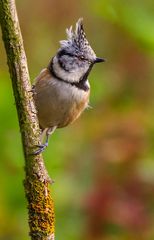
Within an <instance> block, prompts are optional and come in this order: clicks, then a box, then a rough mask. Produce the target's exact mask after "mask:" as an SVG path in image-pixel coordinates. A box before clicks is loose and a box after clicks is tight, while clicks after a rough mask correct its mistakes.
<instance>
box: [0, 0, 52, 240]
mask: <svg viewBox="0 0 154 240" xmlns="http://www.w3.org/2000/svg"><path fill="white" fill-rule="evenodd" d="M0 24H1V29H2V37H3V42H4V46H5V50H6V55H7V63H8V66H9V72H10V77H11V80H12V87H13V93H14V97H15V103H16V108H17V113H18V120H19V126H20V132H21V138H22V145H23V152H24V157H25V175H26V176H25V180H24V186H25V193H26V197H27V200H28V214H29V227H30V236H31V239H32V240H36V239H37V240H52V239H54V206H53V200H52V198H51V194H50V188H49V185H50V178H49V176H48V173H47V171H46V169H45V166H44V161H43V157H42V155H41V154H40V155H37V156H36V155H33V154H31V153H33V152H35V150H36V145H38V144H40V137H39V136H40V129H39V124H38V119H37V114H36V109H35V105H34V102H33V96H32V92H31V84H30V78H29V73H28V67H27V60H26V54H25V51H24V46H23V40H22V36H21V31H20V27H19V21H18V16H17V11H16V6H15V0H1V1H0Z"/></svg>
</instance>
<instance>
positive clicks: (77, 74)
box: [52, 18, 105, 83]
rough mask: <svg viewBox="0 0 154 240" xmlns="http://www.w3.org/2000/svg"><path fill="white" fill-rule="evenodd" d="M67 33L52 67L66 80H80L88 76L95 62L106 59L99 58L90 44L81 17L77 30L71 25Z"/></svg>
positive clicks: (57, 74)
mask: <svg viewBox="0 0 154 240" xmlns="http://www.w3.org/2000/svg"><path fill="white" fill-rule="evenodd" d="M66 33H67V40H61V41H60V45H61V47H60V49H59V50H58V52H57V54H56V55H55V57H54V58H53V59H52V67H53V70H54V72H55V74H56V76H58V77H59V78H61V79H63V80H64V81H68V82H71V83H73V82H79V81H81V80H82V79H83V78H87V77H88V74H89V72H90V70H91V68H92V66H93V65H94V64H95V63H97V62H104V61H105V60H104V59H102V58H97V57H96V54H95V52H94V51H93V49H92V48H91V46H90V45H89V43H88V40H87V38H86V35H85V32H84V28H83V20H82V19H81V18H80V19H79V20H78V22H77V23H76V29H75V31H73V30H72V26H71V27H70V28H69V29H66Z"/></svg>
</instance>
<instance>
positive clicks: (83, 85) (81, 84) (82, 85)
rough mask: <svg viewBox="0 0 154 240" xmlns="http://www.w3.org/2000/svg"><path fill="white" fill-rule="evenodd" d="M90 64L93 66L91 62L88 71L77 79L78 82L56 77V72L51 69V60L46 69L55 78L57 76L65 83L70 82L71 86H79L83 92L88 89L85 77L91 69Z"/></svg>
mask: <svg viewBox="0 0 154 240" xmlns="http://www.w3.org/2000/svg"><path fill="white" fill-rule="evenodd" d="M92 66H93V64H91V65H90V67H89V69H88V71H87V72H86V73H85V75H84V76H83V77H82V78H81V79H80V80H79V82H69V81H67V80H64V79H62V78H60V77H58V76H57V74H56V73H55V71H54V69H53V62H52V61H51V62H50V64H49V66H48V69H49V71H50V73H51V74H52V75H53V76H54V77H55V78H57V79H58V80H59V81H61V82H65V83H67V84H70V85H72V86H75V87H77V88H79V89H81V90H84V91H85V92H87V91H88V90H89V86H88V84H87V83H86V81H87V77H88V75H89V73H90V71H91V69H92Z"/></svg>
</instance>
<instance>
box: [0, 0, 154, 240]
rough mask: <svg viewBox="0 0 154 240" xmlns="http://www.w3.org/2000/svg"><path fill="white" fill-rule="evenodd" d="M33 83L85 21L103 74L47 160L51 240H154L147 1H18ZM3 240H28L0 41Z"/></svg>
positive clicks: (151, 6) (153, 17)
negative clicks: (50, 182)
mask: <svg viewBox="0 0 154 240" xmlns="http://www.w3.org/2000/svg"><path fill="white" fill-rule="evenodd" d="M17 9H18V14H19V20H20V25H21V29H22V34H23V38H24V45H25V50H26V53H27V58H28V64H29V70H30V75H31V79H32V80H33V79H34V78H35V77H36V76H37V75H38V73H39V72H40V70H41V69H42V68H44V67H46V66H47V64H48V62H49V60H50V58H51V57H52V56H53V55H54V54H55V52H56V50H57V48H59V43H58V41H59V40H61V39H65V28H66V27H69V26H70V25H75V22H76V21H77V19H78V18H79V17H83V18H84V25H85V31H86V34H87V38H88V40H89V42H90V43H91V45H92V47H93V48H94V50H95V52H96V53H97V55H98V56H99V57H105V58H107V62H106V63H105V64H100V65H97V66H95V68H94V69H93V71H92V73H91V75H90V77H89V79H90V83H91V99H90V104H91V106H92V109H89V110H87V111H85V112H84V114H83V115H82V117H81V118H80V119H79V120H78V121H76V122H75V123H74V124H73V125H71V126H69V127H67V128H64V129H61V130H57V131H56V133H55V134H54V135H53V136H52V138H51V139H50V143H49V147H48V149H47V150H46V151H45V152H44V158H45V163H46V166H47V168H48V171H49V173H50V175H51V177H52V178H53V179H54V180H55V184H54V185H53V186H52V194H53V197H54V201H55V209H56V239H58V240H62V239H69V240H79V239H80V240H83V239H87V240H94V239H95V240H127V239H131V240H153V239H154V80H153V76H154V58H153V57H154V1H153V0H141V1H139V0H130V1H123V0H97V1H96V0H90V1H88V0H78V1H71V0H64V1H56V0H46V1H43V0H38V1H30V0H27V1H26V0H22V1H21V0H18V1H17ZM0 56H1V57H0V116H1V117H0V147H1V154H0V155H1V160H0V186H1V187H0V239H1V240H19V239H20V240H26V239H28V231H29V230H28V223H27V218H28V216H27V209H26V205H27V203H26V200H25V195H24V189H23V182H22V181H23V179H24V159H23V154H22V146H21V139H20V132H19V127H18V120H17V114H16V109H15V104H14V98H13V93H12V88H11V81H10V79H9V74H8V68H7V65H6V56H5V51H4V47H3V43H2V41H0Z"/></svg>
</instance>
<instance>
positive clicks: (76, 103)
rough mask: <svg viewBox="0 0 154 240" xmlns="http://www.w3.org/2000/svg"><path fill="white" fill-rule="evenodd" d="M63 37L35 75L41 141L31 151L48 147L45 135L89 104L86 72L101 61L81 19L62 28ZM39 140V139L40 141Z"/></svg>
mask: <svg viewBox="0 0 154 240" xmlns="http://www.w3.org/2000/svg"><path fill="white" fill-rule="evenodd" d="M66 34H67V39H66V40H61V41H60V48H59V49H58V50H57V52H56V54H55V55H54V56H53V57H52V58H51V60H50V61H49V64H48V66H47V67H46V68H44V69H43V70H42V71H41V72H40V74H39V75H38V76H37V77H36V78H35V82H34V85H33V96H34V102H35V106H36V110H37V116H38V120H39V125H40V128H41V136H44V135H46V141H45V143H42V144H41V145H38V146H37V147H38V150H37V151H36V152H35V154H40V153H41V152H43V151H44V149H45V148H46V147H47V146H48V140H49V136H50V135H51V134H53V132H54V131H55V130H56V129H57V128H63V127H66V126H67V125H69V124H72V123H73V122H74V121H75V120H76V119H77V118H79V116H80V115H81V113H82V112H83V111H84V110H85V109H86V108H87V107H88V105H89V96H90V84H89V81H88V76H89V73H90V72H91V70H92V68H93V66H94V64H95V63H101V62H104V61H105V59H104V58H99V57H96V54H95V52H94V50H93V49H92V47H91V46H90V44H89V42H88V40H87V38H86V34H85V31H84V26H83V18H79V20H78V21H77V22H76V27H75V30H74V31H73V28H72V26H71V27H70V28H68V29H66ZM41 141H42V140H41Z"/></svg>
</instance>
